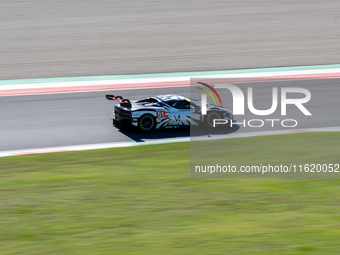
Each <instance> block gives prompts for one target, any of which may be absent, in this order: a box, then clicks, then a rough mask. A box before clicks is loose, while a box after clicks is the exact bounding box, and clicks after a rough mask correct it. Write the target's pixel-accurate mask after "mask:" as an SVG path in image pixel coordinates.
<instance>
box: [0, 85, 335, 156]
mask: <svg viewBox="0 0 340 255" xmlns="http://www.w3.org/2000/svg"><path fill="white" fill-rule="evenodd" d="M339 83H340V79H315V80H301V81H280V82H261V83H254V84H251V83H248V84H238V86H239V87H240V88H241V89H242V90H244V91H245V90H246V87H249V86H253V89H254V100H255V101H254V106H255V107H256V108H257V109H268V108H269V107H270V106H271V88H272V87H273V86H276V87H281V86H284V87H294V86H297V87H303V88H306V89H309V90H310V92H311V94H312V99H311V100H310V102H308V103H307V104H305V106H306V108H307V109H308V110H309V111H310V112H311V113H312V116H304V115H303V114H302V113H301V112H300V111H299V110H297V108H296V107H295V106H289V107H288V108H287V114H288V115H287V116H280V107H278V109H277V111H276V112H275V113H274V114H273V115H271V116H270V118H278V119H296V120H297V121H298V123H299V125H298V127H297V128H301V129H303V128H313V127H339V126H340V118H339V112H340V111H339V110H340V101H339V95H340V86H339ZM107 93H110V94H115V95H122V96H123V97H124V98H129V99H131V100H134V99H141V98H144V97H148V96H153V95H158V94H167V93H175V94H181V95H184V96H189V95H190V94H189V88H188V87H182V88H163V89H140V90H126V91H107V92H106V91H102V92H84V93H69V94H50V95H31V96H13V97H2V98H1V100H0V109H1V111H0V151H5V150H15V149H31V148H42V147H53V146H64V145H81V144H93V143H109V142H124V141H138V142H143V141H155V140H158V139H161V138H173V137H188V136H189V135H190V130H189V129H185V130H165V131H156V132H152V133H143V132H138V131H134V130H126V129H124V128H122V129H120V128H117V127H115V126H113V125H112V120H111V118H112V110H113V101H109V100H106V99H105V97H104V96H105V94H107ZM220 94H221V97H222V101H223V104H224V105H225V106H226V107H227V108H229V109H232V101H231V95H229V94H228V90H226V91H225V92H223V91H222V92H221V93H220ZM291 96H293V95H291ZM224 102H225V103H224ZM279 103H280V100H279ZM266 118H269V117H267V116H260V117H259V116H253V115H251V114H250V113H249V111H246V115H245V116H244V117H243V116H239V117H237V118H236V119H237V120H238V121H242V120H243V119H247V120H249V119H266ZM282 129H285V128H282V126H280V125H277V126H275V127H274V128H271V127H270V125H265V126H264V127H263V128H261V129H254V128H249V127H246V128H244V127H242V126H239V127H236V128H234V129H228V128H222V129H219V130H217V131H211V132H209V134H210V135H216V134H220V135H225V136H226V137H227V136H228V134H229V133H232V132H252V131H265V130H282ZM195 135H201V134H199V133H195ZM205 135H207V134H205Z"/></svg>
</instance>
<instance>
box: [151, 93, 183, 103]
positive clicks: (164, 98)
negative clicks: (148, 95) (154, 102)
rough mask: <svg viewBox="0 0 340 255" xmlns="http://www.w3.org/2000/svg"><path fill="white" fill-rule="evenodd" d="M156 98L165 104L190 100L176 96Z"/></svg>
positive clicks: (168, 95) (169, 95)
mask: <svg viewBox="0 0 340 255" xmlns="http://www.w3.org/2000/svg"><path fill="white" fill-rule="evenodd" d="M155 98H157V99H159V100H161V101H163V102H168V101H180V100H188V99H187V98H186V97H184V96H180V95H174V94H166V95H159V96H156V97H155Z"/></svg>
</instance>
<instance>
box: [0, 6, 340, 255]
mask: <svg viewBox="0 0 340 255" xmlns="http://www.w3.org/2000/svg"><path fill="white" fill-rule="evenodd" d="M339 28H340V2H339V1H338V0H323V1H320V0H258V1H254V0H242V1H239V0H220V1H219V0H209V1H205V0H195V1H193V0H187V1H180V0H173V1H155V0H143V1H137V0H131V1H130V0H128V1H118V0H97V1H90V0H73V1H68V0H57V1H54V0H31V1H20V0H1V1H0V80H4V81H2V82H3V83H6V82H8V81H6V80H11V79H36V78H53V77H77V76H97V75H122V74H152V73H171V72H188V71H215V70H233V69H247V68H261V67H285V66H299V65H324V64H338V63H339V62H340V61H339V59H340V58H339V56H340V54H339V53H340V33H339V31H340V30H339ZM325 81H326V79H324V80H323V81H322V82H324V83H321V82H320V83H319V81H313V82H309V81H308V80H307V81H304V82H300V83H297V84H296V85H298V86H300V85H299V84H302V85H301V86H307V85H306V84H307V83H308V85H310V86H313V89H314V90H313V93H314V91H316V93H319V94H318V95H322V96H318V97H315V98H316V100H314V101H313V103H314V104H313V105H312V107H311V109H312V110H313V114H315V116H319V117H320V120H322V121H317V120H315V121H313V120H311V119H308V121H309V122H305V123H303V125H304V126H303V127H311V126H312V125H313V126H314V127H315V126H317V127H319V126H324V125H329V126H331V125H332V126H339V124H338V123H339V118H338V116H337V114H338V112H339V111H338V110H339V109H338V100H337V98H336V96H337V94H336V92H337V91H338V90H336V89H338V88H339V86H338V80H337V79H329V80H327V82H328V83H327V84H328V87H327V89H325V86H322V85H324V84H326V83H325ZM31 82H32V81H31ZM34 82H37V83H39V80H38V79H37V80H35V81H33V82H32V83H34ZM19 83H20V81H19ZM291 83H294V81H291ZM268 84H269V83H266V84H259V86H260V87H259V88H260V89H261V90H259V92H257V93H258V94H257V96H259V101H261V102H260V103H262V104H261V106H262V105H265V104H264V103H266V100H264V99H263V98H265V99H266V98H267V97H266V94H265V93H268V90H267V87H266V86H272V85H270V84H269V85H268ZM5 85H6V84H5ZM0 86H1V85H0ZM115 93H116V92H115ZM119 93H122V94H121V95H122V96H124V98H129V99H141V97H147V96H150V95H151V94H152V95H155V94H161V93H167V94H168V93H177V94H183V95H187V94H188V91H185V88H182V87H180V88H176V89H173V88H162V89H156V90H155V89H138V90H137V89H135V90H128V91H119ZM104 95H105V92H104V91H99V92H98V91H97V92H88V93H65V94H44V95H28V96H4V97H0V151H5V150H19V149H31V148H42V147H44V148H46V147H52V146H66V145H84V144H85V145H86V144H96V143H108V142H124V143H125V142H126V141H128V142H131V141H134V142H143V141H145V140H147V139H154V140H157V139H158V140H161V139H163V138H175V137H179V138H181V137H188V135H189V134H188V132H187V133H183V131H181V132H180V131H179V132H178V133H176V132H167V133H165V132H158V133H155V134H156V135H154V133H149V134H144V133H141V132H140V133H138V132H131V131H125V130H123V129H118V128H116V127H114V126H113V125H112V119H111V118H112V108H113V105H112V102H111V101H108V100H106V99H105V98H104ZM329 95H332V97H329ZM260 96H261V97H260ZM262 96H263V97H262ZM327 98H331V99H332V100H329V101H327ZM334 102H335V103H334ZM330 107H332V109H331V110H329V109H328V108H330ZM329 113H332V114H329ZM322 118H323V119H322ZM233 131H235V132H234V133H237V132H240V131H242V130H241V129H240V130H238V129H237V130H233ZM339 140H340V135H339V132H337V133H335V132H324V133H322V134H320V133H308V134H304V133H303V134H293V135H280V136H258V137H252V138H249V137H248V138H240V139H225V140H220V141H218V142H216V143H215V141H213V142H212V143H211V144H210V146H211V147H212V148H217V147H216V145H219V146H221V147H223V151H222V152H223V153H222V154H223V155H222V156H221V157H223V159H224V162H225V164H229V163H231V164H234V165H235V166H240V165H260V164H272V165H280V164H297V165H298V164H305V163H308V164H310V163H314V164H316V163H319V164H330V163H332V164H339V163H340V162H339V151H340V145H339V142H338V141H339ZM203 146H206V144H204V145H203ZM189 151H190V144H189V143H170V144H162V145H152V146H136V147H128V148H113V149H106V150H93V151H75V152H62V153H50V154H38V155H26V156H18V157H1V158H0V193H1V196H0V247H1V248H0V254H34V255H35V254H82V255H83V254H148V255H149V254H261V255H263V254H305V253H306V254H324V253H327V254H339V250H340V246H339V236H340V228H339V219H340V215H339V206H340V201H339V197H338V194H339V192H340V180H339V178H332V179H331V178H329V179H309V178H306V179H296V178H290V179H288V178H282V179H278V178H266V179H257V178H252V179H251V178H249V179H248V178H235V179H230V178H226V179H209V180H207V179H190V171H189V169H190V155H189ZM40 152H45V151H40ZM213 152H214V151H211V152H210V153H213ZM23 154H24V153H23ZM0 156H1V153H0Z"/></svg>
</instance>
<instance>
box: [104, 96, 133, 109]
mask: <svg viewBox="0 0 340 255" xmlns="http://www.w3.org/2000/svg"><path fill="white" fill-rule="evenodd" d="M105 97H106V99H107V100H115V101H117V102H119V103H120V105H121V106H124V107H126V108H131V103H130V100H129V99H123V97H121V96H114V95H105Z"/></svg>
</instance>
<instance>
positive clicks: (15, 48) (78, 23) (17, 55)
mask: <svg viewBox="0 0 340 255" xmlns="http://www.w3.org/2000/svg"><path fill="white" fill-rule="evenodd" d="M0 17H1V19H0V38H1V40H0V49H1V57H0V79H1V80H6V79H26V78H51V77H74V76H93V75H113V74H140V73H159V72H161V73H169V72H185V71H211V70H229V69H244V68H259V67H275V66H298V65H317V64H338V63H339V52H340V33H339V26H340V2H339V1H338V0H323V1H320V0H275V1H273V0H261V1H254V0H244V1H235V0H226V1H221V0H194V1H193V0H188V1H181V0H173V1H152V0H143V1H138V0H132V1H113V0H97V1H90V0H73V1H68V0H58V1H46V0H33V1H12V0H2V1H1V8H0Z"/></svg>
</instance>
